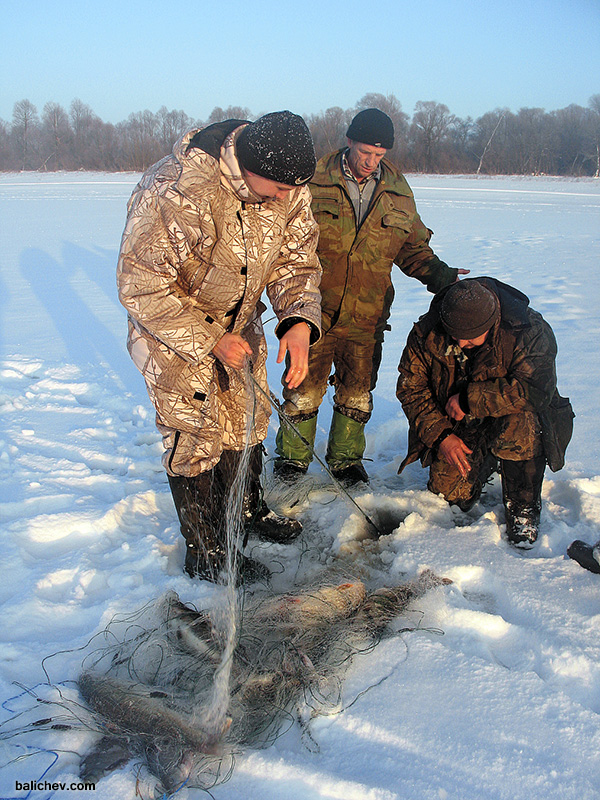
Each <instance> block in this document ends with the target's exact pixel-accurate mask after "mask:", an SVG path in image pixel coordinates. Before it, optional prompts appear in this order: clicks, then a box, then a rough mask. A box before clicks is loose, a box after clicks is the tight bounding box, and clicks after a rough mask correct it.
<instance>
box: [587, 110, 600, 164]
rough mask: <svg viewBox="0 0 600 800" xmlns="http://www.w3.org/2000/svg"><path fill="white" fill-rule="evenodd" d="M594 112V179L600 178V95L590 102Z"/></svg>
mask: <svg viewBox="0 0 600 800" xmlns="http://www.w3.org/2000/svg"><path fill="white" fill-rule="evenodd" d="M589 105H590V108H591V110H592V115H593V117H592V120H593V129H594V140H595V145H596V172H595V173H594V178H600V94H593V95H592V96H591V97H590V102H589Z"/></svg>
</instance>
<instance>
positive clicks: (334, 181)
mask: <svg viewBox="0 0 600 800" xmlns="http://www.w3.org/2000/svg"><path fill="white" fill-rule="evenodd" d="M346 150H347V148H346V147H343V148H341V149H340V150H336V151H335V152H334V153H329V155H327V156H323V158H321V159H319V162H318V164H317V169H316V172H315V174H314V176H313V179H312V180H311V182H310V184H311V185H314V186H324V187H326V186H339V187H340V188H341V189H342V190H344V191H345V180H344V174H343V170H342V154H343V153H345V152H346ZM379 165H380V168H381V179H380V181H379V183H378V185H377V189H376V190H375V191H376V193H377V194H379V192H381V191H385V192H392V193H394V194H399V195H402V196H403V197H412V192H411V190H410V187H409V185H408V184H407V182H406V180H405V178H404V176H403V175H402V173H401V172H400V171H399V170H398V168H397V167H395V166H394V164H392V163H391V161H388V160H387V159H386V158H382V159H381V161H380V162H379Z"/></svg>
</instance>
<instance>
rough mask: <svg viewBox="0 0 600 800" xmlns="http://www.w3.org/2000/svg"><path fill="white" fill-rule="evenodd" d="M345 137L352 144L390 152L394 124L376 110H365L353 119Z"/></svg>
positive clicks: (381, 112) (385, 115)
mask: <svg viewBox="0 0 600 800" xmlns="http://www.w3.org/2000/svg"><path fill="white" fill-rule="evenodd" d="M346 136H347V137H348V139H352V141H353V142H362V143H363V144H372V145H373V146H374V147H385V149H386V150H391V149H392V147H393V146H394V123H393V122H392V120H391V119H390V118H389V117H388V115H387V114H384V113H383V111H380V110H379V109H378V108H366V109H365V110H364V111H359V112H358V114H357V115H356V116H355V117H354V119H353V120H352V122H351V123H350V127H349V128H348V130H347V132H346Z"/></svg>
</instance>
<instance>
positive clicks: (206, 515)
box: [168, 457, 271, 584]
mask: <svg viewBox="0 0 600 800" xmlns="http://www.w3.org/2000/svg"><path fill="white" fill-rule="evenodd" d="M230 467H231V462H230V460H229V459H228V458H227V457H225V459H221V461H220V462H219V464H218V465H217V466H216V467H215V468H214V469H212V470H210V471H208V472H202V473H201V474H200V475H197V476H194V477H190V478H188V477H184V476H181V475H175V476H173V475H169V476H168V479H169V486H170V487H171V493H172V495H173V501H174V503H175V508H176V510H177V515H178V517H179V522H180V525H181V533H182V535H183V537H184V539H185V542H186V554H185V564H184V570H185V572H187V574H188V575H189V576H190V577H191V578H201V579H204V580H209V581H212V582H213V583H217V582H218V581H219V577H220V575H221V573H222V572H223V570H224V569H225V568H226V566H227V544H226V541H227V537H226V529H225V520H226V503H227V502H228V496H229V489H230V487H231V483H232V481H233V477H235V472H233V473H232V472H231V471H230ZM236 567H237V568H236V582H237V583H238V584H239V583H241V582H245V583H251V582H253V581H256V580H260V581H268V580H269V578H270V576H271V573H270V571H269V569H268V568H267V567H265V566H264V564H260V563H259V562H258V561H254V559H251V558H248V556H245V555H244V554H243V553H241V552H239V551H238V552H237V553H236Z"/></svg>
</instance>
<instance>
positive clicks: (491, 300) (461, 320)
mask: <svg viewBox="0 0 600 800" xmlns="http://www.w3.org/2000/svg"><path fill="white" fill-rule="evenodd" d="M440 317H441V320H442V324H443V326H444V328H445V329H446V331H447V332H448V333H449V334H450V336H452V338H454V339H477V338H478V337H479V336H481V335H482V334H484V333H485V332H486V331H488V330H489V329H490V328H491V327H492V326H493V325H494V323H495V322H496V320H497V319H498V318H499V317H500V302H499V301H498V298H497V297H496V295H495V294H494V293H493V292H491V291H490V290H489V289H487V288H486V287H485V286H483V285H482V284H481V283H479V281H478V280H477V278H465V279H463V280H461V281H458V282H457V283H453V284H452V286H451V287H450V288H449V289H448V290H447V291H446V294H445V295H444V299H443V300H442V308H441V310H440Z"/></svg>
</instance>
